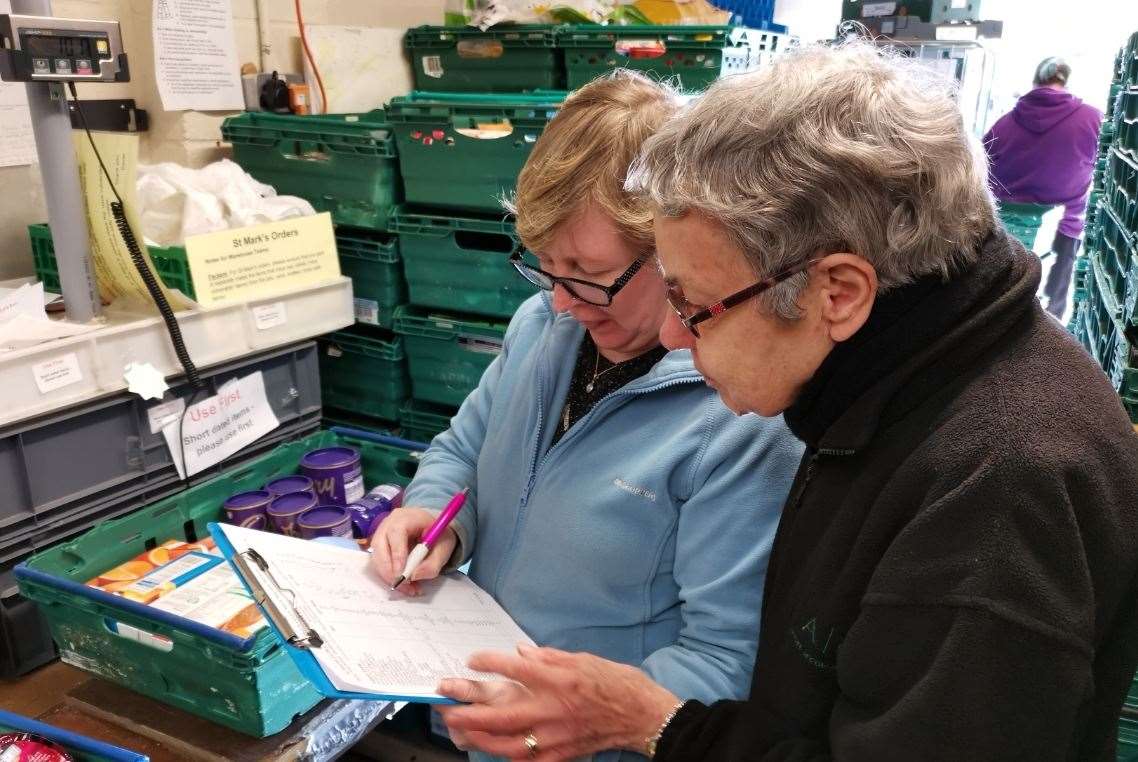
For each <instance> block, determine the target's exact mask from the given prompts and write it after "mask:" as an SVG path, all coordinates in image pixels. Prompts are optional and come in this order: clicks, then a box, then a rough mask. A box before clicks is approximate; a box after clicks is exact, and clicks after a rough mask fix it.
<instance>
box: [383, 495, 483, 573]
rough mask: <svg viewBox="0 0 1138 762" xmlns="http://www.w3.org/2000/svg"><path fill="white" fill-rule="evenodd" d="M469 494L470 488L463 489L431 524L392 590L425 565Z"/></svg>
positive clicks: (409, 556)
mask: <svg viewBox="0 0 1138 762" xmlns="http://www.w3.org/2000/svg"><path fill="white" fill-rule="evenodd" d="M469 493H470V487H463V488H462V490H461V491H460V492H459V493H458V494H457V495H455V496H454V497H452V498H451V499H450V502H449V503H447V507H446V508H443V512H442V513H440V514H439V517H438V518H437V519H435V523H434V524H431V526H430V528H429V529H427V531H426V532H424V533H423V536H422V537H421V538H419V544H418V545H416V546H415V547H414V548H412V549H411V553H410V554H409V555H408V556H407V563H406V564H405V565H404V566H403V573H402V574H400V575H399V579H397V580H395V584H394V585H392V586H391V589H392V590H394V589H395V588H397V587H399V586H400V585H402V584H403V580H406V579H410V578H411V575H412V574H414V573H415V569H417V568H418V566H419V564H421V563H423V559H424V558H426V557H427V554H428V553H430V552H431V548H433V547H435V542H437V541H438V539H439V538H440V537H442V534H443V532H445V531H446V528H447V527H448V526H450V522H451V520H452V519H453V518H454V517H455V516H457V515H458V512H459V511H460V510H462V505H463V503H465V502H466V496H467V495H468V494H469Z"/></svg>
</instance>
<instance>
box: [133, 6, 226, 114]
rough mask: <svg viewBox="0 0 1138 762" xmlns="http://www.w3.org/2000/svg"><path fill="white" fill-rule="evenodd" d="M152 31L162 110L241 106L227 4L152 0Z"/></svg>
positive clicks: (216, 108)
mask: <svg viewBox="0 0 1138 762" xmlns="http://www.w3.org/2000/svg"><path fill="white" fill-rule="evenodd" d="M153 31H154V71H155V72H156V74H157V80H158V94H159V95H160V96H162V108H163V109H165V110H166V111H186V110H190V109H196V110H198V111H240V110H242V109H244V108H245V95H244V93H243V92H242V90H241V65H240V64H239V63H238V61H237V39H236V37H234V34H233V8H232V7H231V3H230V0H154V29H153Z"/></svg>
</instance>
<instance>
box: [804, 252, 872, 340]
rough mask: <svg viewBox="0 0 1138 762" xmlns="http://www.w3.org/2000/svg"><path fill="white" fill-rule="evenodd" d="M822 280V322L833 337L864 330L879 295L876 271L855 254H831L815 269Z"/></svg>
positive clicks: (820, 283)
mask: <svg viewBox="0 0 1138 762" xmlns="http://www.w3.org/2000/svg"><path fill="white" fill-rule="evenodd" d="M812 277H815V278H818V279H819V286H820V287H819V291H820V294H821V297H822V312H821V317H822V321H823V322H824V323H825V325H826V326H827V330H828V332H829V335H830V339H831V340H832V341H835V342H841V341H846V340H848V339H849V338H850V337H851V336H853V335H854V334H855V333H857V332H858V331H859V330H861V327H862V326H863V325H865V321H866V320H868V319H869V313H870V311H871V310H872V309H873V303H874V300H875V299H876V298H877V271H876V270H874V269H873V265H871V264H870V263H869V262H867V261H866V260H864V259H862V258H861V257H859V256H857V255H856V254H830V255H829V256H827V257H823V258H822V261H820V262H819V263H818V264H817V265H815V269H814V272H813V276H812Z"/></svg>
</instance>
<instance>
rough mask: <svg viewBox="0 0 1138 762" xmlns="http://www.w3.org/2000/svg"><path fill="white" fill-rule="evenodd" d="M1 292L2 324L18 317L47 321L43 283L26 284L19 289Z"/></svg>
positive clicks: (0, 310) (0, 318)
mask: <svg viewBox="0 0 1138 762" xmlns="http://www.w3.org/2000/svg"><path fill="white" fill-rule="evenodd" d="M0 291H2V293H0V323H3V322H5V321H8V320H11V319H12V318H14V317H16V316H17V315H26V316H28V317H30V318H35V319H43V320H47V312H46V311H45V310H44V306H45V302H44V295H43V284H42V283H38V282H37V283H25V284H24V285H22V286H20V287H19V288H11V289H7V288H6V289H0Z"/></svg>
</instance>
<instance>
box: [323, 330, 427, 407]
mask: <svg viewBox="0 0 1138 762" xmlns="http://www.w3.org/2000/svg"><path fill="white" fill-rule="evenodd" d="M319 345H320V383H321V391H322V392H323V402H324V404H325V405H326V406H328V407H330V408H333V409H338V410H350V411H354V412H355V413H358V414H360V415H365V416H369V417H372V418H378V419H380V420H384V421H395V420H397V419H398V418H399V410H400V408H401V407H402V405H403V401H404V400H406V399H407V397H408V396H409V391H410V384H409V382H408V379H407V369H406V364H405V363H404V354H403V341H402V339H401V338H400V337H399V336H395V335H391V334H379V333H376V332H374V331H371V330H369V329H368V328H366V327H364V326H353V327H351V328H346V329H344V330H342V331H337V332H335V333H332V334H328V335H327V336H322V337H321V338H320V340H319Z"/></svg>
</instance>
